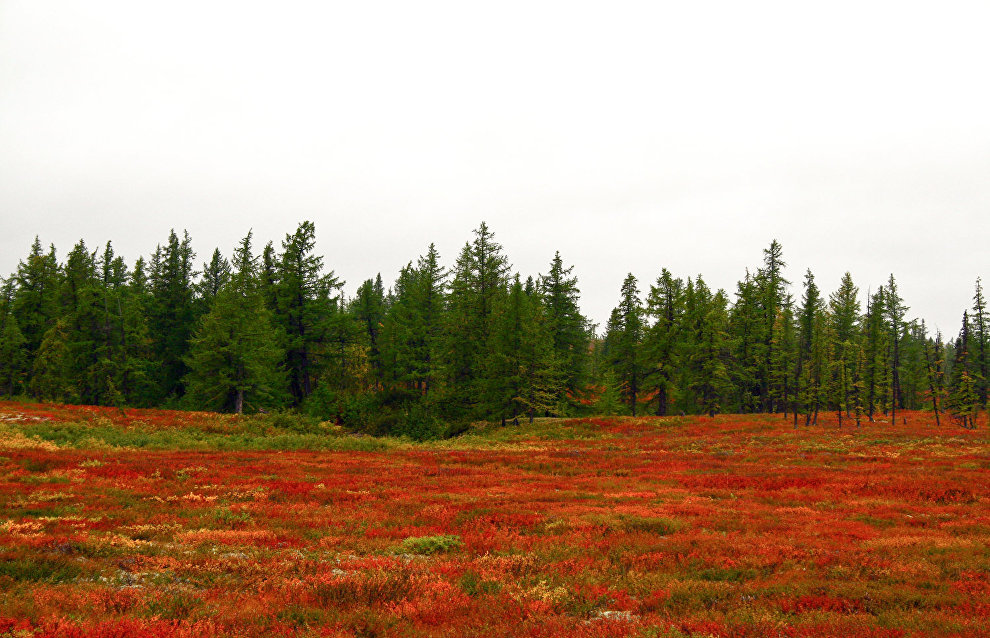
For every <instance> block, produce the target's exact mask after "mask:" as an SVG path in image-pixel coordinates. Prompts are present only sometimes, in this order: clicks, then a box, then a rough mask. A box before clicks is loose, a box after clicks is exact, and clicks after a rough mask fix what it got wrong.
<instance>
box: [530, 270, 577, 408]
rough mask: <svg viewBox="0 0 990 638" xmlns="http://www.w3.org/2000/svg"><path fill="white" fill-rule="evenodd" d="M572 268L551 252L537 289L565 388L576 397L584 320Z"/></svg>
mask: <svg viewBox="0 0 990 638" xmlns="http://www.w3.org/2000/svg"><path fill="white" fill-rule="evenodd" d="M573 270H574V266H569V267H567V268H565V267H564V261H563V259H562V258H561V257H560V252H556V253H554V257H553V260H552V261H551V262H550V271H549V273H547V275H545V276H544V275H541V276H540V281H539V288H540V290H541V291H542V296H543V307H544V308H545V312H546V319H547V328H548V329H549V331H550V337H551V339H552V342H553V349H554V353H555V357H556V359H557V360H558V361H559V362H560V363H561V366H562V368H563V372H564V375H565V385H566V389H567V391H568V392H570V393H571V395H572V396H578V395H580V394H582V393H583V391H584V386H585V383H586V367H587V359H588V330H587V324H588V320H587V319H585V318H584V316H583V315H582V314H581V310H580V308H579V307H578V301H579V298H580V293H581V291H580V290H579V289H578V286H577V277H575V276H573V274H572V272H573Z"/></svg>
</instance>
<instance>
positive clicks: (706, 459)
mask: <svg viewBox="0 0 990 638" xmlns="http://www.w3.org/2000/svg"><path fill="white" fill-rule="evenodd" d="M15 405H16V407H9V406H8V407H7V408H5V409H7V410H8V412H7V413H10V412H9V410H13V409H16V410H18V411H19V413H20V414H23V415H29V416H44V417H45V418H51V419H67V420H68V419H78V418H80V416H79V415H86V414H89V415H94V416H93V418H106V419H108V420H109V421H110V422H111V423H113V424H114V426H115V427H129V426H130V425H132V424H133V423H135V422H138V421H140V422H142V423H160V424H161V426H162V427H183V428H195V427H199V425H201V424H202V423H203V422H206V421H210V422H212V420H214V419H216V418H217V417H216V416H215V415H196V414H190V413H173V412H164V411H132V410H127V411H124V412H123V414H114V411H113V410H107V409H97V408H70V407H63V406H58V407H55V406H25V405H22V404H15ZM906 417H907V423H906V424H905V423H899V424H890V423H875V424H864V427H863V428H861V429H856V428H854V427H853V428H849V427H848V422H847V423H846V427H844V428H843V429H842V430H840V429H839V428H838V425H837V423H836V422H835V421H833V420H824V419H823V420H822V422H821V423H820V424H819V425H818V426H817V427H814V428H809V429H805V428H803V427H802V428H800V429H798V430H794V429H793V428H792V427H791V424H790V422H789V421H785V420H783V419H782V418H780V417H775V416H774V417H766V416H750V417H747V416H724V417H717V418H715V419H708V418H702V417H688V418H669V419H659V418H638V419H629V418H625V419H622V418H598V419H573V420H568V421H557V422H544V423H542V424H540V423H538V424H537V426H536V427H533V428H530V429H527V426H523V427H521V428H519V429H518V430H517V431H515V432H517V434H516V435H514V436H515V438H514V439H512V440H511V441H510V443H511V444H509V443H506V444H501V445H500V444H497V443H494V442H493V441H489V442H487V443H486V444H484V445H482V443H483V442H484V440H480V439H471V440H478V441H480V442H479V443H478V444H477V445H476V446H472V445H469V444H468V443H462V442H455V443H454V444H453V445H451V444H450V443H435V444H423V445H406V446H398V447H396V448H395V449H392V450H389V451H385V452H327V453H319V452H303V451H298V452H279V451H271V452H201V451H184V450H170V451H134V450H113V451H98V450H95V451H94V450H84V449H70V448H66V449H58V448H52V447H49V448H44V447H25V446H16V445H14V446H8V447H0V636H15V635H17V636H138V637H141V636H196V637H199V636H230V635H234V636H290V635H307V636H486V637H492V638H494V637H498V636H823V635H825V636H890V637H893V636H936V635H967V636H978V635H990V619H988V618H990V549H988V548H990V486H988V481H987V477H988V475H990V440H988V437H987V435H986V429H985V427H984V428H983V429H980V430H977V431H975V432H971V431H964V430H961V429H958V428H954V427H951V426H943V427H942V428H940V429H937V428H935V427H934V424H933V423H932V422H931V421H930V419H929V418H928V416H927V415H925V414H921V413H909V414H907V415H906ZM898 420H899V421H900V419H898ZM169 424H171V425H169ZM555 427H559V428H561V430H560V431H574V432H577V431H581V432H583V434H582V436H575V437H573V438H566V437H565V438H563V439H558V438H556V437H554V436H548V435H547V434H548V433H550V432H553V430H554V428H555ZM18 632H20V633H18Z"/></svg>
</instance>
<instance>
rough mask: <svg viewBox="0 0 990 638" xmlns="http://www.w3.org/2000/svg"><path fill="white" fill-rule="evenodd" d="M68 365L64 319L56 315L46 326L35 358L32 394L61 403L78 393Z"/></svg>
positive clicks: (67, 344) (68, 355)
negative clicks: (47, 327)
mask: <svg viewBox="0 0 990 638" xmlns="http://www.w3.org/2000/svg"><path fill="white" fill-rule="evenodd" d="M75 383H76V380H75V379H73V378H72V370H71V368H70V353H69V338H68V329H67V321H66V320H65V319H59V320H58V321H56V322H55V325H54V326H52V327H51V328H49V329H48V332H46V333H45V337H44V339H42V340H41V347H39V348H38V354H37V356H36V357H35V358H34V364H33V366H32V371H31V381H30V390H31V394H32V395H33V396H35V397H38V398H39V399H41V400H43V401H54V402H56V403H61V402H64V401H66V400H67V399H68V400H72V398H73V397H75V396H76V395H77V391H76V388H75Z"/></svg>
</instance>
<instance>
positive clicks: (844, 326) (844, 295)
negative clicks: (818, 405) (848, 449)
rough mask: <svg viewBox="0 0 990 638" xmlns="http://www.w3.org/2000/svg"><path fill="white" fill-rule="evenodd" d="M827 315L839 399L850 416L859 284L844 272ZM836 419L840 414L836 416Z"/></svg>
mask: <svg viewBox="0 0 990 638" xmlns="http://www.w3.org/2000/svg"><path fill="white" fill-rule="evenodd" d="M829 311H830V313H829V317H830V319H831V329H832V334H833V335H834V338H835V343H836V353H835V354H836V366H837V370H836V377H837V379H838V392H839V400H840V401H841V403H842V404H843V405H844V406H845V412H846V415H847V416H852V409H853V406H852V403H851V401H850V399H849V393H850V391H851V390H852V386H851V383H850V380H851V379H852V377H853V368H855V366H856V352H857V350H856V346H855V342H856V340H857V339H858V337H859V333H860V330H859V313H860V305H859V288H857V287H856V286H855V284H853V280H852V275H850V274H849V273H848V272H847V273H845V274H844V275H843V276H842V281H841V283H840V284H839V289H838V290H836V291H835V292H834V293H832V295H831V296H830V297H829ZM839 422H840V423H841V422H842V421H841V416H840V421H839Z"/></svg>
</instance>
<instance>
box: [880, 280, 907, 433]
mask: <svg viewBox="0 0 990 638" xmlns="http://www.w3.org/2000/svg"><path fill="white" fill-rule="evenodd" d="M886 302H887V303H886V305H885V306H884V309H885V310H886V311H887V317H886V319H887V325H888V327H889V330H890V344H891V354H890V379H891V387H890V392H891V401H890V408H891V422H896V421H897V408H898V407H904V394H903V391H902V389H901V342H902V335H901V333H902V331H903V330H904V316H905V314H906V312H907V310H908V308H907V306H905V305H904V300H903V299H901V296H900V294H899V293H898V292H897V283H896V282H895V281H894V275H893V274H892V275H890V279H889V280H888V283H887V296H886Z"/></svg>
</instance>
